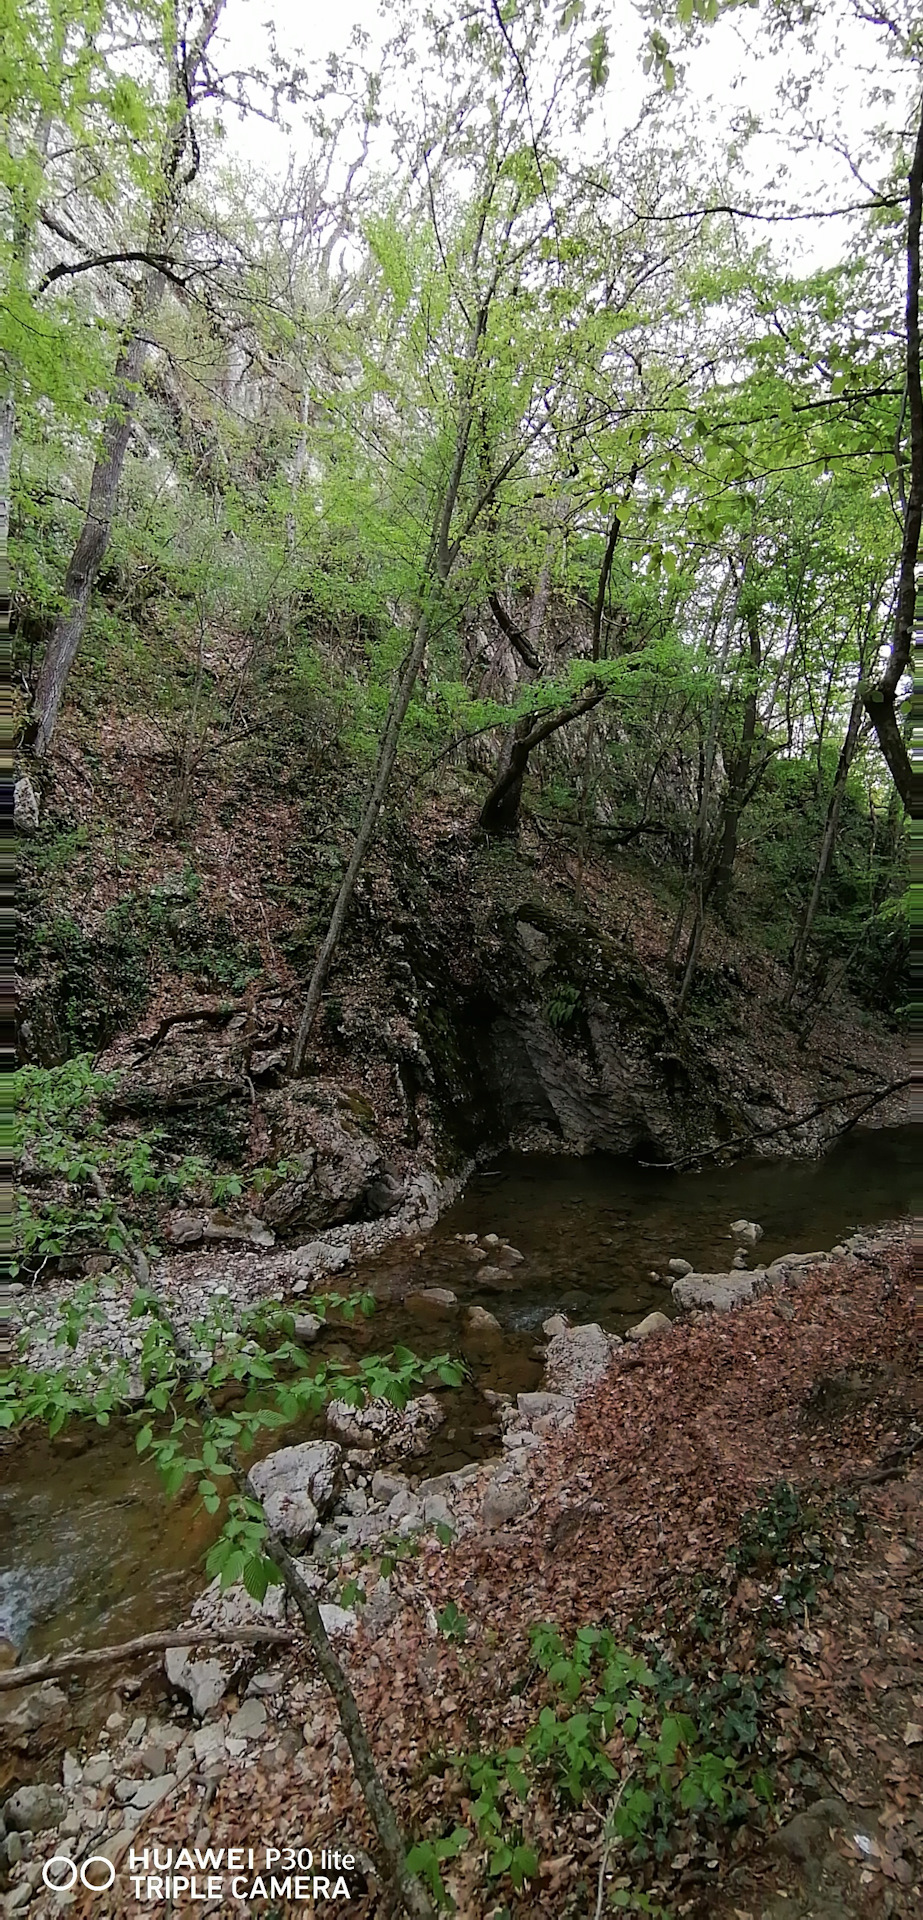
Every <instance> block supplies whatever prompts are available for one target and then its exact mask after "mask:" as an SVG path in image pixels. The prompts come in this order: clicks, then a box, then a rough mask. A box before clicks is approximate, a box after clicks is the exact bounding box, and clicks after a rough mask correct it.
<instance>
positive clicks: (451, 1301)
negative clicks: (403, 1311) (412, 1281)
mask: <svg viewBox="0 0 923 1920" xmlns="http://www.w3.org/2000/svg"><path fill="white" fill-rule="evenodd" d="M404 1305H405V1307H406V1308H407V1310H408V1312H410V1313H416V1312H423V1313H425V1312H426V1311H427V1309H428V1308H429V1309H430V1310H433V1309H438V1308H440V1307H455V1306H457V1305H458V1295H457V1294H455V1293H453V1292H452V1289H451V1287H421V1288H419V1289H418V1290H417V1291H416V1292H414V1293H408V1294H405V1296H404Z"/></svg>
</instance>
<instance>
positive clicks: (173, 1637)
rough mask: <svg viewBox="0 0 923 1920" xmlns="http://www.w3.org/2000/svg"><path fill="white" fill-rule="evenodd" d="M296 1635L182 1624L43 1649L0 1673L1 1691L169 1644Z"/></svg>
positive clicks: (254, 1641) (251, 1643) (251, 1642)
mask: <svg viewBox="0 0 923 1920" xmlns="http://www.w3.org/2000/svg"><path fill="white" fill-rule="evenodd" d="M295 1640H296V1636H295V1634H293V1633H290V1632H288V1631H287V1629H286V1628H284V1627H238V1629H237V1631H236V1633H217V1632H214V1631H212V1632H209V1631H208V1630H207V1629H205V1628H203V1627H199V1628H198V1629H196V1628H195V1627H184V1628H182V1629H179V1630H177V1632H175V1633H139V1634H138V1637H137V1639H135V1640H123V1641H122V1643H121V1646H117V1647H90V1648H89V1649H88V1650H84V1651H83V1652H74V1653H46V1655H45V1657H44V1659H43V1660H34V1661H33V1662H32V1665H31V1666H28V1667H8V1668H6V1669H5V1671H4V1672H3V1673H0V1693H8V1692H9V1691H10V1690H11V1689H12V1688H14V1687H28V1686H31V1685H32V1683H33V1682H34V1681H36V1680H49V1679H51V1678H53V1677H54V1676H55V1675H56V1674H59V1673H81V1672H83V1671H84V1669H85V1668H87V1667H103V1666H112V1665H115V1664H117V1663H118V1662H119V1661H120V1660H134V1659H135V1658H136V1656H137V1655H138V1654H139V1653H166V1651H167V1648H168V1647H237V1646H240V1647H255V1646H257V1645H258V1644H259V1643H260V1642H261V1641H264V1642H268V1643H269V1644H271V1645H272V1646H288V1647H291V1646H294V1645H295Z"/></svg>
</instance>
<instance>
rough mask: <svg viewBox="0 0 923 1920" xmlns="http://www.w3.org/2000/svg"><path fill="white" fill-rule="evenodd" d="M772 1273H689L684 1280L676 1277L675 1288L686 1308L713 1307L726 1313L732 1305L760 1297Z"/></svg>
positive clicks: (678, 1302) (738, 1304) (677, 1295)
mask: <svg viewBox="0 0 923 1920" xmlns="http://www.w3.org/2000/svg"><path fill="white" fill-rule="evenodd" d="M767 1283H769V1284H771V1282H769V1275H768V1274H767V1273H764V1272H758V1273H687V1274H686V1276H685V1278H684V1279H682V1280H676V1281H674V1283H673V1287H672V1289H671V1291H672V1294H673V1298H674V1300H675V1301H676V1304H677V1306H678V1307H682V1308H684V1309H685V1311H686V1312H690V1311H691V1310H692V1309H693V1308H697V1307H699V1308H701V1307H712V1308H714V1309H715V1311H716V1312H718V1313H726V1312H727V1311H728V1310H729V1309H730V1308H731V1307H740V1306H743V1305H744V1304H745V1303H746V1302H747V1301H748V1300H756V1299H757V1298H758V1297H759V1295H760V1294H761V1293H765V1291H766V1287H767Z"/></svg>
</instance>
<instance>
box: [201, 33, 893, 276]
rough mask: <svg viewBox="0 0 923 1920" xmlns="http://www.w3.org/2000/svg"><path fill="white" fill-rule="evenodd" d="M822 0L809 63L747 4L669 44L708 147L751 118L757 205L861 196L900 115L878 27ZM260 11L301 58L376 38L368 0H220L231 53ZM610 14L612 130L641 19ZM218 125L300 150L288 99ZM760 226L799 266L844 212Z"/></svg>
mask: <svg viewBox="0 0 923 1920" xmlns="http://www.w3.org/2000/svg"><path fill="white" fill-rule="evenodd" d="M829 11H830V15H831V17H832V24H831V26H830V28H829V29H828V30H827V33H826V38H825V40H824V41H823V42H822V44H821V48H820V53H821V59H820V62H819V63H818V61H817V60H815V61H814V62H813V63H812V62H810V61H809V59H808V56H807V55H806V54H805V51H804V48H803V46H802V45H801V43H800V41H799V39H798V38H797V37H795V36H794V35H792V36H789V38H788V41H787V43H786V45H785V46H784V47H783V48H782V49H781V50H779V51H773V50H772V49H771V48H769V47H768V45H767V44H766V41H765V38H764V37H763V34H762V30H761V26H760V16H759V14H758V13H756V14H754V12H753V11H751V10H749V9H747V8H741V9H736V10H735V11H734V12H732V13H730V14H726V15H725V16H724V17H723V18H722V19H721V20H719V21H718V22H717V23H716V24H715V25H714V26H713V27H711V28H710V29H709V30H708V33H707V35H706V36H705V38H704V40H703V43H702V44H701V45H700V46H699V47H697V48H693V49H692V50H691V51H687V52H686V53H685V54H683V53H681V52H680V51H679V50H677V57H678V58H679V59H680V60H681V63H682V68H683V69H684V70H683V71H682V72H681V76H680V80H679V84H678V88H677V91H676V93H675V94H674V95H673V96H671V111H672V112H673V113H675V114H676V115H678V116H679V117H680V118H682V119H684V120H686V121H687V123H688V124H689V125H690V126H691V127H692V128H694V130H695V132H696V134H697V135H698V136H699V137H700V138H701V137H702V136H703V135H705V136H706V137H707V136H708V133H709V131H710V129H712V128H713V138H714V140H715V144H716V147H717V148H722V147H723V146H724V144H725V141H726V139H727V137H728V135H729V134H731V133H732V132H733V131H734V130H735V129H737V128H739V127H740V126H741V124H742V123H743V121H744V120H745V119H746V118H747V117H749V116H753V115H755V116H756V117H757V118H758V120H759V122H760V124H761V129H762V131H761V132H759V133H758V134H757V135H755V136H754V137H751V138H749V139H748V140H747V142H746V144H745V147H744V150H743V154H742V157H741V160H740V163H739V165H740V187H741V192H742V193H743V192H745V191H748V192H749V193H750V194H753V193H756V194H757V195H758V196H759V204H760V205H761V206H762V207H764V208H765V209H766V210H769V209H770V208H774V207H777V206H780V205H782V204H783V203H785V204H787V205H788V206H790V207H796V208H798V209H799V210H800V209H804V208H810V207H817V208H818V209H819V210H821V211H823V212H825V213H826V211H827V210H828V209H829V208H830V207H831V206H841V205H846V204H848V203H850V202H853V201H856V200H862V199H863V198H864V197H865V195H864V192H863V187H862V178H861V177H862V176H865V174H866V172H867V171H869V172H870V173H871V177H872V178H874V176H875V171H876V167H875V161H874V157H873V134H874V128H875V125H876V124H877V123H878V122H881V121H885V122H887V121H889V120H890V123H891V124H893V123H894V120H895V118H898V119H899V117H900V109H899V108H898V107H894V106H893V105H889V103H888V101H887V99H885V100H884V101H881V100H878V101H875V102H872V101H871V100H870V89H872V88H875V87H877V88H885V89H888V88H893V86H894V83H895V75H894V73H893V72H892V71H890V70H889V68H888V66H887V64H886V60H885V55H884V52H883V47H882V41H881V38H880V36H879V34H878V33H877V32H876V30H875V29H874V28H873V27H871V26H869V25H868V24H863V23H862V22H860V21H858V20H857V19H856V16H855V14H854V12H853V9H852V6H851V5H850V0H839V3H838V0H834V5H833V7H832V8H831V9H830V10H829ZM268 18H271V19H272V21H273V22H274V27H275V34H276V39H277V41H278V44H279V48H280V50H281V51H282V52H283V53H286V54H293V53H295V52H296V51H297V52H299V53H301V54H303V55H304V56H305V57H306V59H307V60H308V61H309V62H314V61H321V62H322V61H323V60H324V59H325V57H326V55H327V54H328V53H330V52H332V51H342V50H343V49H344V48H345V46H346V43H347V41H348V38H349V35H350V32H351V30H352V28H353V27H354V26H357V25H358V26H361V27H363V28H364V29H365V30H366V31H367V32H368V33H369V34H370V36H371V39H372V43H373V45H375V44H380V43H381V38H382V33H383V29H382V23H381V20H380V17H379V4H378V0H336V4H335V5H331V4H328V3H327V0H307V4H306V3H305V0H229V5H228V10H227V13H226V15H225V30H224V37H225V41H226V44H227V50H228V55H229V63H230V64H231V65H234V66H245V65H250V64H254V65H257V64H259V63H260V61H262V60H265V56H266V47H267V41H268V33H267V27H266V22H267V19H268ZM610 20H611V29H610V43H611V45H612V48H613V60H612V73H611V77H610V81H609V85H608V87H607V92H606V112H607V121H608V125H609V127H610V129H611V130H612V131H617V130H618V127H619V125H620V124H622V125H624V124H625V123H626V121H627V120H628V118H629V116H630V114H631V113H632V111H633V110H634V109H635V108H636V107H637V105H638V103H639V102H640V100H641V98H642V97H643V94H644V93H645V92H646V91H647V89H648V87H649V84H650V83H649V81H648V80H647V79H646V78H645V77H644V76H643V75H642V73H641V69H640V64H639V59H640V50H641V48H642V41H643V38H644V33H645V26H644V23H643V22H642V21H641V19H640V18H639V16H638V14H637V13H636V11H635V9H634V7H633V6H632V4H631V0H611V4H610ZM514 31H515V29H514ZM367 57H368V56H367ZM812 64H813V66H814V68H815V73H814V76H813V78H812V82H811V86H810V90H809V92H808V94H807V98H806V101H805V103H804V107H803V110H802V112H801V114H799V115H793V114H792V112H790V111H788V110H786V108H785V107H784V105H783V102H782V99H781V91H780V90H781V85H782V82H783V80H784V79H785V77H786V76H791V75H792V74H793V73H794V74H796V75H798V76H801V77H802V78H803V79H804V80H805V81H807V79H808V77H809V73H810V68H811V65H812ZM818 64H820V66H821V67H822V77H821V78H820V79H818V78H817V74H816V68H817V65H818ZM227 133H228V139H229V142H230V143H231V144H232V146H233V147H234V148H235V149H236V150H238V151H239V152H240V153H241V154H242V155H243V156H246V158H248V159H249V160H251V161H252V162H254V163H255V164H257V165H259V166H261V167H266V168H272V169H273V170H275V169H279V170H280V171H281V170H283V169H284V167H285V165H286V161H287V159H288V157H289V154H290V153H294V155H295V157H296V158H298V157H307V155H308V153H309V151H310V142H309V138H308V136H307V135H306V133H305V130H304V128H303V126H299V123H298V118H297V112H295V111H292V113H291V130H290V133H289V134H288V135H283V134H281V133H276V132H275V131H274V130H273V129H272V128H269V127H267V126H266V125H265V123H262V122H260V121H257V120H250V121H248V122H244V123H240V122H239V121H237V120H235V119H231V120H230V121H229V122H228V125H227ZM837 147H839V148H840V149H841V150H842V151H840V152H838V151H837V150H836V149H837ZM850 163H851V164H850ZM851 167H852V168H856V169H857V170H858V173H859V175H860V178H857V177H856V176H855V174H854V173H853V172H852V171H851ZM771 231H772V233H773V236H774V238H775V239H776V242H777V244H778V245H779V246H780V247H782V246H784V247H785V248H786V249H787V252H788V257H789V258H790V259H791V260H792V264H793V265H797V266H800V267H801V268H811V267H814V266H823V265H827V264H831V263H832V262H833V261H835V260H836V259H837V258H838V257H840V256H841V253H842V249H843V246H844V242H845V222H844V221H841V220H839V219H837V220H831V219H828V218H823V219H817V220H812V221H805V222H799V223H798V224H797V225H796V226H786V227H785V228H773V229H772V230H771Z"/></svg>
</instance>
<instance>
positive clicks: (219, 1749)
mask: <svg viewBox="0 0 923 1920" xmlns="http://www.w3.org/2000/svg"><path fill="white" fill-rule="evenodd" d="M192 1745H193V1751H194V1753H195V1757H196V1761H197V1763H198V1765H199V1766H200V1767H213V1766H215V1764H216V1763H217V1762H218V1761H220V1760H223V1759H224V1729H223V1727H221V1726H220V1725H219V1723H218V1722H217V1721H216V1720H210V1721H209V1722H208V1725H207V1726H204V1727H196V1730H195V1733H194V1734H193V1736H192Z"/></svg>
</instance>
